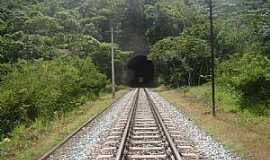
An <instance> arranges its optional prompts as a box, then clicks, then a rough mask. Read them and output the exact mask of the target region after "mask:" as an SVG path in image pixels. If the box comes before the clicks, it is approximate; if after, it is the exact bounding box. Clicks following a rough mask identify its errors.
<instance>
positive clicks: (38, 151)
mask: <svg viewBox="0 0 270 160" xmlns="http://www.w3.org/2000/svg"><path fill="white" fill-rule="evenodd" d="M124 92H126V90H121V91H118V92H117V94H116V95H117V97H119V96H121V95H123V94H124ZM112 101H113V100H112V98H111V94H104V93H103V95H102V96H101V97H100V98H98V99H97V100H96V101H89V102H88V103H86V104H85V105H82V106H81V107H79V108H77V109H76V110H74V111H72V112H68V113H66V114H65V115H62V116H60V117H57V116H56V117H55V118H54V119H53V120H52V121H50V122H48V121H47V120H43V119H37V120H36V121H35V122H34V123H33V124H32V125H31V126H30V127H25V126H24V125H20V126H18V127H16V128H15V129H14V130H13V132H12V133H11V138H5V139H4V140H3V141H2V142H0V148H1V149H0V159H1V160H2V159H3V160H4V159H9V160H18V159H27V160H29V159H37V158H39V157H40V156H41V155H42V154H44V153H45V152H47V151H48V150H49V149H50V148H52V147H53V146H54V145H56V144H57V143H59V142H60V141H61V140H62V139H63V138H65V137H66V136H67V135H68V134H70V133H71V132H73V131H74V130H75V129H77V128H78V127H79V126H80V125H82V124H83V123H84V122H85V121H87V120H88V119H89V118H91V117H93V116H94V115H95V114H97V113H99V112H101V111H102V110H103V109H104V108H106V107H107V106H108V105H109V104H110V103H112Z"/></svg>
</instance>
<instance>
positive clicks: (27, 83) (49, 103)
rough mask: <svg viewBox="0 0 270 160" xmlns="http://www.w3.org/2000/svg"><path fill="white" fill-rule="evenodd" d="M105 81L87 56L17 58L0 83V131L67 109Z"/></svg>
mask: <svg viewBox="0 0 270 160" xmlns="http://www.w3.org/2000/svg"><path fill="white" fill-rule="evenodd" d="M106 83H107V81H106V77H105V76H104V75H103V74H101V73H99V72H98V71H97V69H96V67H95V66H94V64H93V63H92V61H91V59H90V58H85V59H80V58H78V57H75V56H73V57H71V56H68V57H65V58H57V59H55V60H51V61H35V62H34V63H33V62H27V61H20V62H19V63H18V64H17V66H16V67H13V68H12V72H10V73H8V74H7V75H6V76H5V77H4V79H3V80H2V81H1V84H0V90H1V93H0V135H3V134H7V133H9V132H10V131H11V130H12V129H13V128H15V127H16V126H18V125H19V124H25V125H28V124H31V123H32V122H33V121H34V120H35V119H36V118H38V117H39V118H40V117H44V119H51V118H53V117H54V116H55V114H58V113H60V114H61V113H64V112H67V111H70V110H72V108H74V107H75V106H76V104H77V102H81V101H82V99H84V97H85V96H88V97H89V96H90V97H92V98H95V97H97V96H98V95H99V93H100V91H101V90H102V89H103V88H104V87H105V86H106Z"/></svg>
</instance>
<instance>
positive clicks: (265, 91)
mask: <svg viewBox="0 0 270 160" xmlns="http://www.w3.org/2000/svg"><path fill="white" fill-rule="evenodd" d="M217 72H218V73H217V74H218V76H217V81H218V83H220V85H223V86H225V87H228V88H232V89H234V90H236V91H237V92H238V93H239V94H240V95H241V99H242V100H241V103H242V106H243V109H244V108H247V109H251V110H252V111H254V112H256V113H258V114H265V113H267V112H268V111H269V109H270V60H269V59H268V58H267V57H265V56H263V55H261V54H251V53H250V54H244V55H238V56H235V57H233V58H231V59H230V60H228V61H225V62H223V63H221V64H220V65H219V66H218V71H217Z"/></svg>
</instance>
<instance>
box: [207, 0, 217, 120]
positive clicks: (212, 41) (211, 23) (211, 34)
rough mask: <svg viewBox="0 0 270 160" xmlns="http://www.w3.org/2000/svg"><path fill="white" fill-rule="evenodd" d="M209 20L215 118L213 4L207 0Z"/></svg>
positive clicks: (214, 114) (210, 0)
mask: <svg viewBox="0 0 270 160" xmlns="http://www.w3.org/2000/svg"><path fill="white" fill-rule="evenodd" d="M209 20H210V47H211V86H212V115H213V117H215V116H216V96H215V53H214V25H213V2H212V0H209Z"/></svg>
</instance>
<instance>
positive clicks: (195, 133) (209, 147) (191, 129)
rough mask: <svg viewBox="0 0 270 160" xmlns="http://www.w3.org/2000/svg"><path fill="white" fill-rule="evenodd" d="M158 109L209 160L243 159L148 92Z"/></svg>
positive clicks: (159, 97)
mask: <svg viewBox="0 0 270 160" xmlns="http://www.w3.org/2000/svg"><path fill="white" fill-rule="evenodd" d="M148 91H149V93H150V96H151V97H152V99H153V100H154V103H155V104H156V106H157V107H159V108H161V110H162V111H165V112H166V113H168V114H169V115H170V117H171V119H172V120H173V121H174V123H175V124H176V126H177V127H178V129H179V130H181V132H182V133H183V134H184V135H183V136H184V137H187V138H188V140H189V141H191V142H192V143H193V144H195V146H196V148H197V149H198V150H199V151H200V152H202V153H203V154H204V155H205V156H207V157H208V159H213V160H240V159H241V158H240V157H238V156H236V155H234V154H233V153H232V152H230V151H228V150H226V149H225V148H224V146H223V145H221V144H219V143H218V142H216V141H215V140H214V139H213V138H212V137H211V136H209V135H207V133H206V132H204V131H202V130H201V129H200V128H199V127H198V126H196V125H195V124H194V123H193V122H192V121H191V120H190V119H189V118H188V117H187V116H186V115H185V114H184V113H182V112H181V111H179V110H177V109H176V107H175V106H173V105H172V104H170V103H169V102H168V101H167V100H165V99H164V98H162V97H161V96H159V95H158V94H157V93H155V92H153V91H150V90H148Z"/></svg>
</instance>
